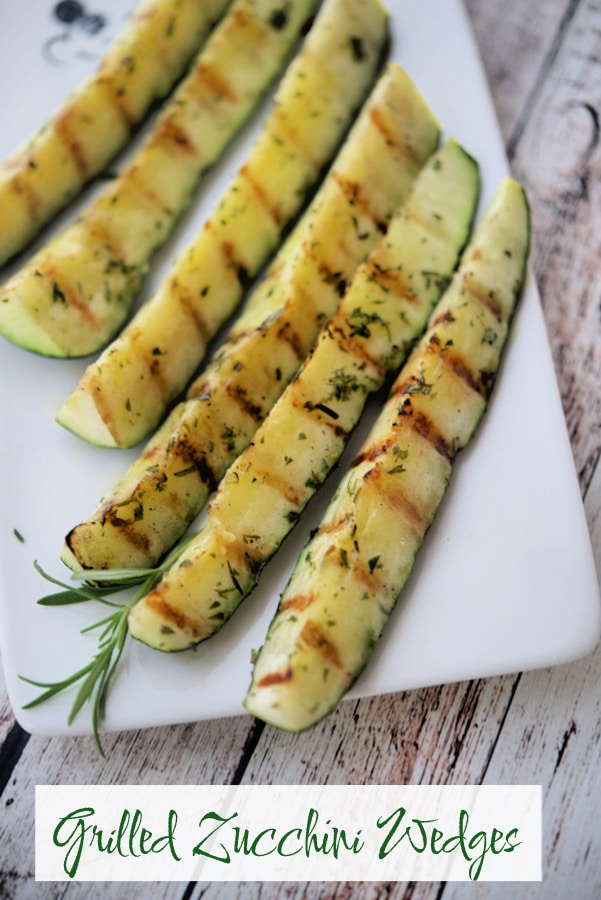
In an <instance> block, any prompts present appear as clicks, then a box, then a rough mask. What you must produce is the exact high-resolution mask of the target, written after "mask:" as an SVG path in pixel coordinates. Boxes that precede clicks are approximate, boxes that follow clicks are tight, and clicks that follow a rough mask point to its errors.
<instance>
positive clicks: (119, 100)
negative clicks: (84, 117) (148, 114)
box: [98, 76, 137, 131]
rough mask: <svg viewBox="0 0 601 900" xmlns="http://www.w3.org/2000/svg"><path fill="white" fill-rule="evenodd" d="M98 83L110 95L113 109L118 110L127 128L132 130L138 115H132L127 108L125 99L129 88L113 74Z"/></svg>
mask: <svg viewBox="0 0 601 900" xmlns="http://www.w3.org/2000/svg"><path fill="white" fill-rule="evenodd" d="M98 84H99V85H100V86H101V87H102V88H103V89H104V90H105V91H106V93H107V94H108V95H109V101H110V104H111V105H112V107H113V109H114V110H116V112H117V114H118V115H119V118H120V119H121V121H122V122H123V124H124V125H125V127H126V128H127V130H128V131H131V130H132V129H133V128H134V126H135V124H136V122H137V117H136V116H135V115H132V114H131V113H130V111H129V109H128V108H127V105H126V100H125V98H126V97H127V88H126V87H125V86H124V83H123V82H120V81H119V80H118V79H117V78H115V77H114V76H112V77H110V78H108V79H105V78H100V79H98Z"/></svg>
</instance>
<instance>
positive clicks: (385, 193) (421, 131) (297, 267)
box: [63, 63, 439, 569]
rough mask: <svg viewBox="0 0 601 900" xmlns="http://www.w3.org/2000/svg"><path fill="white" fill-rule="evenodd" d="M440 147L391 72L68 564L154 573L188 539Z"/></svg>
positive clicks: (422, 109) (73, 536)
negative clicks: (222, 336) (222, 338)
mask: <svg viewBox="0 0 601 900" xmlns="http://www.w3.org/2000/svg"><path fill="white" fill-rule="evenodd" d="M438 137H439V128H438V124H437V121H436V119H435V117H434V115H433V114H432V112H431V110H430V109H429V107H428V105H427V104H426V102H425V100H424V99H423V97H422V96H421V94H420V92H419V91H418V89H417V87H416V86H415V84H414V83H413V82H412V80H411V79H410V78H409V76H408V75H407V73H406V72H404V71H403V69H401V68H400V67H399V66H398V65H396V64H395V63H391V64H389V65H388V66H387V68H386V70H385V72H384V73H383V75H382V76H381V78H380V79H379V81H378V84H377V85H376V87H375V89H374V91H373V92H372V94H371V96H370V98H369V100H368V102H367V103H366V104H365V106H364V108H363V110H362V112H361V114H360V116H359V118H358V120H357V122H356V124H355V125H354V127H353V129H352V131H351V133H350V134H349V136H348V138H347V140H346V141H345V144H344V146H343V148H342V150H341V151H340V153H339V154H338V157H337V159H336V161H335V163H334V165H333V167H332V169H331V170H330V172H329V173H328V175H327V177H326V179H325V180H324V183H323V185H322V186H321V188H320V190H319V192H318V193H317V195H316V197H315V198H314V200H313V202H312V203H311V206H310V208H309V210H308V211H307V212H306V213H305V215H304V216H303V217H302V219H301V220H300V222H299V224H298V225H297V226H296V228H295V229H294V231H293V233H292V234H291V235H290V237H289V238H288V240H287V241H286V243H285V244H284V247H283V248H282V249H281V250H280V252H279V253H278V254H277V256H276V258H275V260H274V261H273V263H272V265H271V266H270V267H269V270H268V273H267V275H266V277H265V278H264V279H263V280H262V281H261V282H260V283H259V284H258V286H257V287H256V288H255V289H254V291H253V292H252V294H251V296H250V298H249V300H248V301H247V304H246V306H245V308H244V311H243V313H242V314H241V315H240V316H239V317H238V319H237V320H236V321H235V322H234V324H233V327H232V329H231V331H230V334H229V336H228V339H227V341H226V342H225V343H224V344H223V345H222V346H221V347H220V348H219V350H218V351H217V352H216V354H215V355H214V356H213V358H212V360H211V362H210V364H209V365H208V367H207V368H206V369H205V370H204V371H203V372H202V373H201V375H200V376H199V377H198V378H197V379H196V381H195V382H193V384H192V385H191V387H190V388H189V390H188V394H187V398H186V400H185V401H183V402H181V403H179V404H178V405H177V406H176V408H175V409H174V410H173V412H172V413H171V414H170V416H169V417H168V418H167V420H166V422H165V423H164V424H163V425H162V426H161V428H160V429H159V430H158V432H157V433H156V434H155V436H154V437H153V438H152V439H151V441H150V442H149V444H148V445H147V447H146V448H145V450H144V452H143V454H142V455H141V456H140V457H139V458H138V459H137V460H136V461H135V462H134V463H133V465H132V466H131V467H130V468H129V469H128V471H127V472H126V473H125V475H124V477H123V478H122V479H121V480H120V482H119V484H117V485H116V487H115V489H114V490H113V491H112V492H111V493H110V494H109V495H108V496H106V497H105V498H104V499H103V501H102V504H101V505H100V507H99V508H98V510H97V511H96V512H95V513H94V514H93V515H92V516H91V517H90V518H89V519H87V520H86V521H85V522H82V523H81V524H80V525H77V526H76V527H75V528H73V529H72V530H71V531H70V533H69V534H68V535H67V538H66V542H65V548H64V551H63V560H64V562H65V563H66V564H67V565H69V566H70V567H71V568H74V569H81V568H83V569H122V568H128V567H129V568H131V567H134V568H139V567H146V566H152V565H155V564H156V563H157V562H158V561H159V560H160V559H161V558H162V557H163V555H164V554H165V553H166V552H167V551H169V550H170V549H171V548H172V546H173V545H174V544H175V543H176V541H178V540H179V538H180V537H182V536H183V534H184V532H185V530H186V528H187V527H188V526H189V525H190V523H191V522H192V520H193V519H194V517H195V516H196V515H197V514H198V513H199V512H200V510H201V509H202V507H203V506H204V505H205V503H206V501H207V499H208V496H209V493H210V492H211V491H212V490H214V488H215V487H216V486H217V484H218V482H219V481H220V479H221V477H222V476H223V473H224V472H225V470H226V468H227V467H228V465H230V464H231V463H232V462H233V461H234V459H235V458H236V456H237V455H238V454H239V453H240V452H241V451H242V450H243V449H244V448H245V447H246V446H247V444H248V443H249V441H250V440H251V438H252V436H253V434H254V432H255V431H256V429H257V428H258V426H259V424H260V422H261V421H262V420H263V419H264V418H265V416H266V415H267V413H268V412H269V409H270V408H271V407H272V406H273V404H274V403H275V401H276V400H277V398H278V397H279V396H280V394H281V393H282V392H283V390H284V388H285V387H286V385H287V383H288V382H289V381H290V380H291V378H292V377H293V376H294V374H295V372H296V371H297V369H298V367H299V366H300V364H301V362H302V361H303V359H304V358H305V356H306V355H307V354H308V353H309V350H310V349H311V346H312V344H313V342H314V340H315V338H316V336H317V333H318V330H319V328H320V327H321V325H323V323H324V322H325V321H327V320H328V319H329V318H330V317H331V316H332V315H333V313H334V311H335V309H336V306H337V304H338V302H339V301H340V296H341V293H342V292H344V290H345V288H346V285H347V283H349V282H350V281H351V280H352V277H353V275H354V273H355V269H356V267H357V266H358V265H359V263H360V262H361V261H362V260H363V259H364V258H365V257H366V256H367V254H368V253H369V252H370V250H371V249H372V248H373V246H374V245H375V243H376V240H377V238H378V236H379V234H380V232H381V231H385V230H386V227H387V225H388V222H389V221H390V219H391V218H392V215H393V214H394V212H395V211H396V209H397V208H398V206H399V205H400V204H401V202H402V201H403V199H404V198H405V197H406V195H407V193H408V191H409V190H410V187H411V185H412V184H413V181H414V180H415V177H416V175H417V173H418V171H419V169H420V168H421V167H422V166H423V165H424V163H425V162H426V160H427V159H428V158H429V156H430V155H431V154H432V153H433V152H434V151H435V150H436V147H437V144H438ZM375 159H377V161H378V164H377V165H374V162H373V161H374V160H375Z"/></svg>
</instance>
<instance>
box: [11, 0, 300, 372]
mask: <svg viewBox="0 0 601 900" xmlns="http://www.w3.org/2000/svg"><path fill="white" fill-rule="evenodd" d="M198 5H199V6H203V4H202V3H200V4H198ZM315 5H316V0H298V2H296V3H294V4H292V5H291V7H290V11H289V13H287V14H284V13H282V11H281V0H236V2H235V3H234V5H233V7H232V9H231V11H230V12H229V14H228V15H226V17H225V18H224V19H223V21H222V22H221V24H220V26H219V27H218V28H217V29H216V30H215V31H214V32H213V34H212V35H211V38H210V40H209V41H208V43H207V45H206V46H205V48H204V49H203V50H202V52H201V53H200V54H199V56H198V58H197V60H196V63H195V65H194V67H193V69H192V71H191V73H190V74H189V76H188V77H187V78H186V79H185V81H184V82H183V83H182V84H181V85H180V87H179V89H178V90H177V91H176V93H175V95H174V96H173V97H172V98H171V100H170V101H169V103H168V104H167V107H166V108H165V110H164V111H163V113H162V115H161V117H160V119H159V121H158V123H157V126H156V128H155V129H154V130H153V131H152V132H151V134H150V135H149V136H148V138H147V139H146V141H145V142H144V144H143V145H142V147H141V149H140V150H139V152H138V153H136V154H135V155H134V157H133V159H132V160H131V162H130V163H129V164H128V165H127V166H126V167H125V169H124V171H123V172H122V173H121V175H120V176H119V177H118V178H117V179H116V181H115V182H114V183H112V184H110V185H109V186H108V187H107V188H106V189H105V190H104V191H103V192H102V193H101V194H100V196H99V197H98V198H97V199H96V200H94V201H93V202H92V203H91V204H90V205H89V207H88V208H87V209H86V210H84V212H83V214H82V216H80V217H79V218H78V219H77V220H76V221H75V222H74V223H73V224H72V225H70V226H69V227H67V228H66V229H65V230H64V231H62V232H61V233H60V234H58V235H57V236H56V237H55V238H54V239H52V240H51V241H50V242H49V243H48V244H46V245H45V246H44V247H43V248H42V249H41V250H39V252H37V253H36V254H35V255H34V256H33V258H32V259H31V260H30V261H29V262H28V263H27V265H25V266H24V267H23V268H22V269H21V270H20V271H18V272H17V273H16V274H15V275H14V276H13V277H12V278H10V279H9V281H8V282H7V283H6V284H5V285H4V287H2V288H0V334H2V335H4V337H6V338H7V339H8V340H10V341H12V342H13V343H15V344H18V345H20V346H22V347H25V348H26V349H29V350H33V351H35V352H37V353H41V354H45V355H48V356H59V357H61V356H69V357H71V356H85V355H87V354H90V353H93V352H95V351H97V350H98V349H100V348H101V347H103V346H104V345H105V344H106V343H107V341H108V340H109V339H110V338H111V337H113V335H114V334H115V333H116V332H117V331H118V329H119V328H120V327H121V326H122V325H123V323H124V321H125V319H126V317H127V315H128V314H129V310H130V308H131V305H132V303H133V300H134V298H135V297H136V295H137V294H138V292H139V291H140V289H141V286H142V281H143V278H144V276H145V275H146V273H147V271H148V268H149V263H150V258H151V256H152V254H153V253H154V251H155V250H156V249H157V248H158V247H159V246H160V245H161V244H162V243H163V242H164V241H165V240H166V239H167V237H168V236H169V234H170V232H171V231H172V230H173V227H174V225H175V223H176V221H177V219H178V218H179V216H180V215H181V214H182V212H183V211H184V209H185V208H186V207H187V206H188V205H189V203H190V202H191V200H192V196H193V190H194V188H195V187H196V185H197V182H198V180H199V178H200V176H201V174H202V172H203V171H205V170H206V169H207V168H208V167H209V166H210V165H211V164H212V163H214V162H215V161H216V160H217V159H218V157H219V155H220V154H221V153H222V151H223V149H224V148H225V146H226V145H227V143H228V142H229V140H230V139H231V138H232V137H233V135H234V134H235V133H236V132H237V131H238V129H239V128H240V127H241V126H242V124H243V123H244V121H245V120H246V119H247V117H248V115H249V113H250V112H251V110H252V109H253V108H254V107H255V106H256V104H257V103H258V101H259V99H260V98H261V97H262V96H263V94H264V92H265V90H266V88H267V87H268V85H269V84H270V83H271V81H272V80H273V78H274V76H275V75H276V73H277V72H278V71H279V69H280V68H281V67H282V65H283V64H284V61H285V59H286V57H287V56H288V54H289V51H290V49H291V47H292V46H293V44H294V43H295V41H296V40H297V39H298V36H299V34H300V32H301V29H302V26H303V25H304V24H305V22H306V20H307V17H308V16H309V14H310V13H311V12H312V10H313V8H314V7H315ZM278 12H279V13H280V15H278V16H277V17H276V18H274V17H275V15H276V13H278ZM142 387H143V386H142Z"/></svg>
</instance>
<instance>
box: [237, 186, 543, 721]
mask: <svg viewBox="0 0 601 900" xmlns="http://www.w3.org/2000/svg"><path fill="white" fill-rule="evenodd" d="M528 245H529V216H528V206H527V202H526V198H525V195H524V192H523V190H522V188H521V186H520V185H519V184H518V183H517V182H515V181H513V180H511V179H508V180H506V181H505V182H503V183H502V184H501V185H500V187H499V189H498V191H497V193H496V195H495V197H494V198H493V201H492V204H491V205H490V207H489V208H488V211H487V213H486V214H485V216H484V219H483V220H482V222H481V224H480V226H479V228H478V229H477V231H476V234H475V236H474V239H473V241H472V242H471V243H470V245H469V247H468V248H467V250H466V252H465V255H464V257H463V261H462V264H461V267H460V269H459V272H458V274H457V275H456V277H455V279H454V281H453V283H452V285H451V287H450V289H449V290H448V292H447V293H446V294H445V296H444V297H443V299H442V300H441V302H440V304H439V305H438V307H437V308H436V309H435V311H434V313H433V316H432V318H431V321H430V324H429V327H428V330H427V331H426V333H425V335H424V337H423V338H422V340H421V342H420V343H419V345H418V347H417V348H416V350H415V351H414V352H413V354H412V356H411V358H410V359H409V361H408V362H407V364H406V365H405V366H404V368H403V369H402V371H401V373H400V374H399V376H398V378H397V380H396V382H395V384H394V385H393V387H392V391H391V393H390V397H389V400H388V401H387V403H386V404H385V406H384V408H383V410H382V413H381V415H380V416H379V418H378V419H377V421H376V424H375V425H374V427H373V429H372V430H371V432H370V435H369V436H368V438H367V440H366V442H365V443H364V445H363V447H362V448H361V450H360V451H359V454H358V456H357V457H356V459H355V461H354V463H353V464H352V466H351V467H350V469H349V471H348V472H347V473H346V474H345V475H344V477H343V479H342V481H341V482H340V485H339V487H338V489H337V491H336V494H335V495H334V498H333V499H332V501H331V503H330V505H329V506H328V509H327V511H326V513H325V516H324V518H323V520H322V523H321V525H320V527H319V528H318V530H317V531H316V533H315V534H314V535H313V536H312V538H311V539H310V540H309V542H308V544H307V545H306V547H305V548H304V550H303V552H302V553H301V555H300V557H299V560H298V562H297V564H296V566H295V569H294V571H293V574H292V577H291V578H290V581H289V582H288V584H287V586H286V588H285V590H284V592H283V594H282V597H281V599H280V603H279V607H278V610H277V613H276V615H275V617H274V619H273V620H272V623H271V625H270V627H269V630H268V633H267V637H266V640H265V643H264V645H263V647H262V648H261V650H260V651H259V653H258V656H257V658H256V660H255V664H254V669H253V674H252V683H251V686H250V689H249V692H248V695H247V697H246V700H245V706H246V708H247V709H248V711H249V712H250V713H252V714H253V715H255V716H257V717H258V718H260V719H263V720H264V721H266V722H269V723H271V724H273V725H276V726H278V727H279V728H283V729H286V730H290V731H299V730H301V729H304V728H307V727H309V726H311V725H313V724H315V723H316V722H317V721H319V720H320V719H321V718H322V717H323V716H325V715H326V714H327V713H329V712H330V711H331V710H332V709H333V708H334V707H335V706H336V705H337V703H338V701H339V700H340V699H341V698H342V697H343V695H344V694H345V692H346V691H347V690H348V689H349V687H350V686H351V685H352V684H353V682H354V681H355V679H356V678H357V677H358V676H359V674H360V673H361V671H362V670H363V669H364V667H365V666H366V665H367V663H368V661H369V659H370V657H371V654H372V651H373V648H374V646H375V644H376V642H377V640H378V638H379V636H380V634H381V633H382V630H383V629H384V627H385V625H386V622H387V621H388V618H389V616H390V614H391V612H392V610H393V608H394V606H395V603H396V600H397V597H398V595H399V593H400V591H401V590H402V588H403V587H404V585H405V583H406V581H407V579H408V577H409V575H410V573H411V570H412V567H413V563H414V560H415V557H416V554H417V552H418V550H419V548H420V547H421V546H422V543H423V540H424V537H425V534H426V532H427V530H428V528H429V526H430V524H431V523H432V521H433V519H434V516H435V515H436V511H437V509H438V506H439V504H440V502H441V500H442V497H443V495H444V492H445V489H446V487H447V484H448V482H449V479H450V476H451V470H452V467H453V463H454V460H455V457H456V454H457V453H458V451H459V450H461V449H462V448H463V447H465V446H466V444H467V443H468V442H469V440H470V438H471V436H472V434H473V432H474V430H475V429H476V426H477V425H478V422H479V421H480V418H481V416H482V414H483V412H484V410H485V409H486V406H487V402H488V398H489V395H490V392H491V390H492V387H493V383H494V380H495V377H496V375H497V369H498V366H499V362H500V358H501V354H502V351H503V347H504V345H505V342H506V339H507V334H508V328H509V323H510V320H511V317H512V315H513V311H514V307H515V303H516V301H517V298H518V296H519V293H520V291H521V287H522V283H523V279H524V273H525V269H526V260H527V256H528Z"/></svg>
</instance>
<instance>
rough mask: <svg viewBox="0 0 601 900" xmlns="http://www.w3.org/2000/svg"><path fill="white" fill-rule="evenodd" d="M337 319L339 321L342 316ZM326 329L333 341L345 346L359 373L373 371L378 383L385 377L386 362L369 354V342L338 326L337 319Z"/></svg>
mask: <svg viewBox="0 0 601 900" xmlns="http://www.w3.org/2000/svg"><path fill="white" fill-rule="evenodd" d="M337 319H338V320H339V319H340V316H338V317H337ZM325 328H326V330H327V332H328V334H329V336H330V338H331V339H332V340H338V342H339V343H341V344H343V345H344V349H345V350H346V351H347V352H348V355H349V357H350V358H351V359H352V361H353V362H354V363H355V364H356V366H357V368H358V369H359V371H363V372H368V371H371V373H372V377H373V378H374V379H375V380H376V381H377V380H378V379H380V380H381V379H382V378H383V377H384V375H385V374H386V371H387V366H386V362H385V361H383V360H382V359H380V358H379V357H378V356H373V355H372V354H371V353H370V352H369V350H368V346H367V345H368V341H364V340H361V338H360V336H359V335H357V334H353V335H350V334H348V333H347V332H346V331H345V330H344V329H343V328H342V327H341V326H340V325H338V324H337V321H336V319H334V320H333V321H332V322H330V323H328V324H327V325H326V326H325ZM336 334H338V335H339V337H338V339H337V338H336V337H335V335H336ZM368 340H369V339H368ZM372 389H373V388H371V387H370V388H369V390H372Z"/></svg>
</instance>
